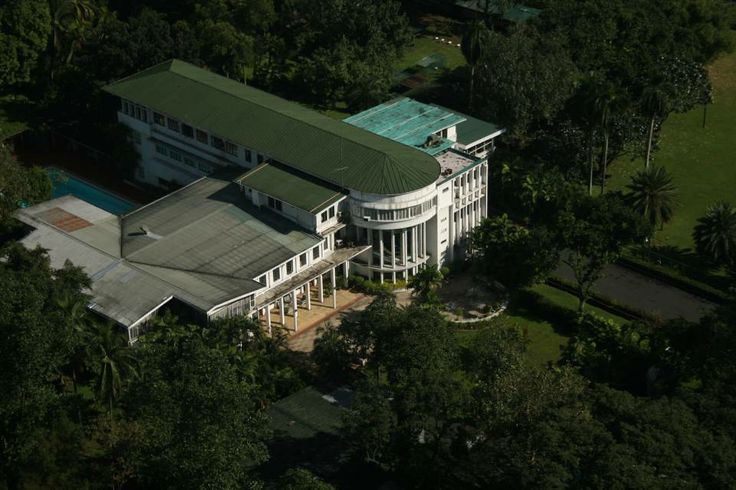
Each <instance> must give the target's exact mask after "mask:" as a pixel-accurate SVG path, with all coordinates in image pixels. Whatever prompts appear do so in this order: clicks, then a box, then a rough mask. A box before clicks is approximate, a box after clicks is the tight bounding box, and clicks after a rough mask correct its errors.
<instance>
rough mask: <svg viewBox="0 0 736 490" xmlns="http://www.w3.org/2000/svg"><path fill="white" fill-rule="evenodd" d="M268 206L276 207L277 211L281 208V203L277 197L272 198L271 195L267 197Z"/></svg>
mask: <svg viewBox="0 0 736 490" xmlns="http://www.w3.org/2000/svg"><path fill="white" fill-rule="evenodd" d="M268 207H269V208H273V209H276V210H278V211H281V210H282V209H283V205H282V204H281V201H279V200H278V199H274V198H273V197H270V196H269V198H268Z"/></svg>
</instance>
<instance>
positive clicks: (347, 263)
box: [342, 260, 350, 280]
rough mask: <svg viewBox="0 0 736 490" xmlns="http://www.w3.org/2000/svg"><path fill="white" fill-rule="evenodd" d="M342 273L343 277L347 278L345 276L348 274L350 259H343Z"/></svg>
mask: <svg viewBox="0 0 736 490" xmlns="http://www.w3.org/2000/svg"><path fill="white" fill-rule="evenodd" d="M342 273H343V276H344V277H345V279H346V280H347V278H348V277H349V276H350V261H349V260H346V261H345V264H344V265H343V267H342Z"/></svg>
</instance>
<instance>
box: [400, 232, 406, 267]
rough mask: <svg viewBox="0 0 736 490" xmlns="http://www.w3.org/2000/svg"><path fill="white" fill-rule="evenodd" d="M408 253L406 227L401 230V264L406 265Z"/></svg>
mask: <svg viewBox="0 0 736 490" xmlns="http://www.w3.org/2000/svg"><path fill="white" fill-rule="evenodd" d="M407 257H408V253H407V252H406V228H404V229H403V230H402V231H401V265H402V266H404V267H406V263H407Z"/></svg>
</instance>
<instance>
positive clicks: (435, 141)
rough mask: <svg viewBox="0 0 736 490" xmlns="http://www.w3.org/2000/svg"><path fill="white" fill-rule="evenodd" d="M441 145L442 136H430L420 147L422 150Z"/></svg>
mask: <svg viewBox="0 0 736 490" xmlns="http://www.w3.org/2000/svg"><path fill="white" fill-rule="evenodd" d="M441 143H442V136H439V135H436V134H432V135H430V136H427V139H426V140H425V141H424V144H423V145H422V146H423V147H424V148H432V147H434V146H437V145H439V144H441Z"/></svg>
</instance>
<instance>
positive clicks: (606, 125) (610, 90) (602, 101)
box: [593, 83, 624, 194]
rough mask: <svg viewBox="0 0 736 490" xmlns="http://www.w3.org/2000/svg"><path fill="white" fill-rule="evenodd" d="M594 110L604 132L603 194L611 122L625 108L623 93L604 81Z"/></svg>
mask: <svg viewBox="0 0 736 490" xmlns="http://www.w3.org/2000/svg"><path fill="white" fill-rule="evenodd" d="M593 104H594V111H595V113H596V114H597V115H598V117H599V121H598V124H599V127H600V130H601V133H602V134H603V155H602V159H601V194H603V192H604V191H605V188H606V172H607V169H608V149H609V141H610V137H611V124H612V120H613V118H614V117H615V116H617V115H618V113H619V111H621V110H623V107H624V100H623V95H622V94H621V92H620V91H619V90H617V88H616V87H614V86H613V84H611V83H604V84H602V85H601V86H600V87H599V91H598V93H597V94H596V97H595V100H594V101H593Z"/></svg>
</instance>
